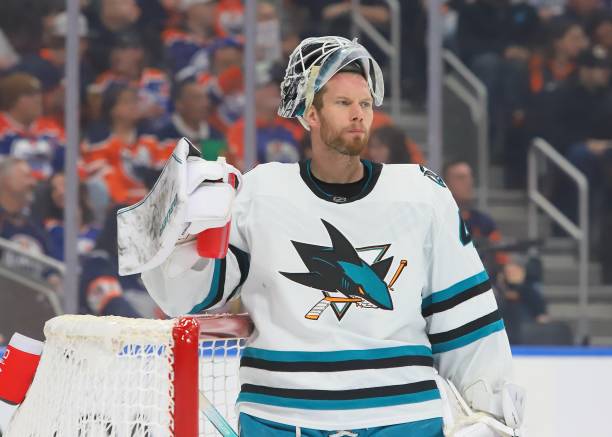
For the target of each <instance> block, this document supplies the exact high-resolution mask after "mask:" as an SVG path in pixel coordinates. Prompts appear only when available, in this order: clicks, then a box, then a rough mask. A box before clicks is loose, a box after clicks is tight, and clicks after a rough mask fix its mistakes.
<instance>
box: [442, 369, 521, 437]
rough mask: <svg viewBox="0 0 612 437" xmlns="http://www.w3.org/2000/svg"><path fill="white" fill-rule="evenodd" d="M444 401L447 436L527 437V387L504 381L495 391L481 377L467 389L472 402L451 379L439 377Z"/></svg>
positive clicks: (467, 394) (445, 433) (445, 431)
mask: <svg viewBox="0 0 612 437" xmlns="http://www.w3.org/2000/svg"><path fill="white" fill-rule="evenodd" d="M436 382H437V383H438V387H439V389H440V393H441V396H442V401H443V417H444V435H445V436H447V437H526V435H527V434H526V431H525V429H524V427H523V426H522V422H523V415H524V403H525V393H524V390H523V389H522V388H521V387H519V386H517V385H515V384H511V383H505V384H504V385H503V386H502V388H501V390H500V391H499V392H493V391H491V390H490V388H489V387H488V385H487V384H486V383H485V382H484V381H482V380H480V381H477V382H476V383H474V384H472V385H471V386H469V387H468V388H467V389H466V390H465V394H466V398H468V399H470V401H471V402H470V405H468V402H466V400H465V399H464V398H463V397H462V396H461V394H460V393H459V390H457V388H456V387H455V385H454V384H453V383H452V382H451V381H450V380H446V379H443V378H441V377H440V376H436Z"/></svg>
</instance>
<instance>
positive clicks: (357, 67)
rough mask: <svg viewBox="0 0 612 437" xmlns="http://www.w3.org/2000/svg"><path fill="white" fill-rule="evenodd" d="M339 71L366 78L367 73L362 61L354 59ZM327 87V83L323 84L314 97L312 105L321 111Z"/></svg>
mask: <svg viewBox="0 0 612 437" xmlns="http://www.w3.org/2000/svg"><path fill="white" fill-rule="evenodd" d="M338 73H354V74H358V75H360V76H362V77H363V78H364V79H366V74H365V72H364V71H363V67H362V65H361V62H359V61H353V62H351V63H348V64H346V65H345V66H344V67H342V68H341V69H340V70H338V71H337V72H336V74H338ZM326 88H327V84H326V85H323V88H321V89H320V90H319V91H317V92H316V93H315V95H314V97H313V99H312V106H314V107H315V108H316V110H317V111H320V110H321V108H323V94H325V91H326Z"/></svg>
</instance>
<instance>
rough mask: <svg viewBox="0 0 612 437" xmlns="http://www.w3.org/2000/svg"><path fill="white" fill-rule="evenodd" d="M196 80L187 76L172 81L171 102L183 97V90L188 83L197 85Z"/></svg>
mask: <svg viewBox="0 0 612 437" xmlns="http://www.w3.org/2000/svg"><path fill="white" fill-rule="evenodd" d="M197 84H198V82H197V80H196V79H195V78H194V77H189V78H187V79H183V80H179V81H177V82H175V83H174V86H173V87H172V102H173V103H176V102H177V101H178V100H180V99H181V98H182V97H183V91H185V88H187V87H188V86H190V85H197Z"/></svg>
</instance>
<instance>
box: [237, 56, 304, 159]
mask: <svg viewBox="0 0 612 437" xmlns="http://www.w3.org/2000/svg"><path fill="white" fill-rule="evenodd" d="M282 74H283V70H282V68H280V67H279V66H278V65H273V66H271V67H267V68H264V67H261V68H260V69H259V71H258V75H257V76H258V78H257V79H258V85H257V89H256V91H255V114H256V120H255V122H256V125H257V129H256V144H255V147H256V151H255V159H256V161H257V162H258V163H265V162H272V161H278V162H297V161H299V159H300V157H301V149H300V144H301V141H302V138H303V136H304V129H302V127H301V126H300V125H299V124H297V123H296V122H295V121H294V120H289V119H287V118H282V117H279V116H278V114H277V111H278V105H279V103H280V82H281V81H282V77H283V76H282ZM243 136H244V119H240V120H238V121H237V122H236V123H234V124H233V125H232V126H231V127H230V128H229V130H228V132H227V143H228V148H229V154H228V158H229V160H230V161H231V162H232V163H233V164H234V165H235V166H237V167H238V168H240V169H243V170H246V169H245V168H244V139H243Z"/></svg>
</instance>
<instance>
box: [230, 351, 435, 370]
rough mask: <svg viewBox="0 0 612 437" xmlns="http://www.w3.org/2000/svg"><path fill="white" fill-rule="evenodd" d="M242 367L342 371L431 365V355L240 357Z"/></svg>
mask: <svg viewBox="0 0 612 437" xmlns="http://www.w3.org/2000/svg"><path fill="white" fill-rule="evenodd" d="M240 365H241V366H242V367H253V368H255V369H263V370H270V371H274V372H344V371H347V370H366V369H391V368H394V367H405V366H427V367H433V357H431V356H429V357H428V356H421V355H408V356H402V357H390V358H379V359H375V360H346V361H328V362H321V361H292V362H287V361H270V360H263V359H260V358H252V357H242V359H241V360H240Z"/></svg>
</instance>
